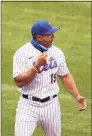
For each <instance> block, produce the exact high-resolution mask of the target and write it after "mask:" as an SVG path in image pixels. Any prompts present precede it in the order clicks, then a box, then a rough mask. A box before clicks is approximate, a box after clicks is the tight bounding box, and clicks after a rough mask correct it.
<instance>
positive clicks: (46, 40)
mask: <svg viewBox="0 0 92 136" xmlns="http://www.w3.org/2000/svg"><path fill="white" fill-rule="evenodd" d="M38 40H39V41H38V42H40V44H42V45H43V46H45V47H47V48H48V47H50V46H51V45H52V42H53V40H54V34H48V35H40V37H39V39H38Z"/></svg>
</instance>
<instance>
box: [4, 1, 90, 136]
mask: <svg viewBox="0 0 92 136" xmlns="http://www.w3.org/2000/svg"><path fill="white" fill-rule="evenodd" d="M1 6H2V136H14V121H15V110H16V107H17V102H18V99H19V95H20V94H19V92H18V91H17V88H16V86H15V84H14V82H13V79H12V61H13V60H12V59H13V54H14V52H15V51H16V50H17V49H18V48H19V47H21V46H22V45H23V44H25V43H26V42H28V41H30V39H31V34H30V28H31V26H32V24H33V23H35V22H36V21H38V20H48V21H49V22H50V23H51V24H52V25H53V26H57V27H60V31H58V32H57V33H55V41H54V44H55V45H56V46H57V47H59V48H60V49H61V50H62V51H63V52H64V53H65V56H66V60H67V64H68V67H69V69H70V72H71V73H72V74H73V76H74V79H75V81H76V84H77V87H78V89H79V91H80V93H81V95H83V96H84V97H85V98H86V101H87V105H88V107H87V110H86V111H84V112H79V111H78V109H77V106H76V102H75V100H74V99H73V98H72V97H71V96H70V94H68V93H67V91H66V90H65V89H64V88H63V86H62V84H61V83H60V82H59V81H58V83H59V86H60V93H59V100H60V105H61V108H62V136H82V135H83V136H91V2H1ZM43 135H44V133H43V131H42V129H41V128H39V126H38V127H37V128H36V130H35V132H34V134H33V136H43Z"/></svg>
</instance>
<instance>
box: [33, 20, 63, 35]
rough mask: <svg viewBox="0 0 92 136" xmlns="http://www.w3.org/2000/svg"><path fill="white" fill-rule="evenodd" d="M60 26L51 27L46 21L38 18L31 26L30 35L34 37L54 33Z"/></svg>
mask: <svg viewBox="0 0 92 136" xmlns="http://www.w3.org/2000/svg"><path fill="white" fill-rule="evenodd" d="M59 29H60V28H56V27H52V26H51V25H50V24H49V23H48V21H44V20H40V21H37V22H36V23H35V24H34V25H33V26H32V28H31V33H32V36H33V37H35V36H37V35H47V34H52V33H55V32H56V31H57V30H59Z"/></svg>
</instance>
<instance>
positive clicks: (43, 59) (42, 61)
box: [34, 54, 47, 70]
mask: <svg viewBox="0 0 92 136" xmlns="http://www.w3.org/2000/svg"><path fill="white" fill-rule="evenodd" d="M46 63H47V54H41V55H39V56H38V58H37V61H36V63H35V65H34V66H35V67H36V68H37V69H38V70H39V68H40V67H41V66H43V65H44V64H46Z"/></svg>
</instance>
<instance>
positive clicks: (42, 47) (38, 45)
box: [30, 40, 48, 53]
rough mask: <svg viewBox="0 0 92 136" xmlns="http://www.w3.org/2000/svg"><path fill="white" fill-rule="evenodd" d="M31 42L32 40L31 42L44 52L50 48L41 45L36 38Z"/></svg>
mask: <svg viewBox="0 0 92 136" xmlns="http://www.w3.org/2000/svg"><path fill="white" fill-rule="evenodd" d="M30 42H31V44H32V45H33V46H34V47H35V48H36V49H37V50H39V51H41V52H42V53H43V52H44V51H47V50H48V48H46V47H44V46H42V45H40V44H39V43H37V42H36V41H35V40H31V41H30Z"/></svg>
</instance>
